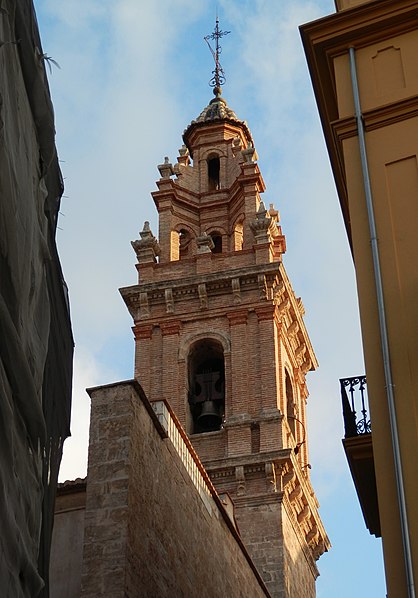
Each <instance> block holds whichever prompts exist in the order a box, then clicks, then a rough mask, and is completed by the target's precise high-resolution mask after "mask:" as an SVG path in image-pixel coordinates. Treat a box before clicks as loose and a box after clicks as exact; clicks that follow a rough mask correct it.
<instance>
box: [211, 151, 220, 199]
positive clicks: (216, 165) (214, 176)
mask: <svg viewBox="0 0 418 598" xmlns="http://www.w3.org/2000/svg"><path fill="white" fill-rule="evenodd" d="M220 169H221V163H220V161H219V158H218V157H217V156H216V157H212V158H209V159H208V189H209V191H216V190H217V189H220V182H219V173H220Z"/></svg>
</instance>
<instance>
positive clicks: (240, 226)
mask: <svg viewBox="0 0 418 598" xmlns="http://www.w3.org/2000/svg"><path fill="white" fill-rule="evenodd" d="M243 245H244V221H243V220H239V221H238V222H237V223H236V224H235V227H234V251H241V249H242V247H243Z"/></svg>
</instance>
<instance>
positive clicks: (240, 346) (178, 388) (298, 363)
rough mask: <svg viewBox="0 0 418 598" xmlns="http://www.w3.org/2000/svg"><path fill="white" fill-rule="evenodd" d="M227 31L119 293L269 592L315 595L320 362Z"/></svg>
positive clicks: (146, 375) (153, 373)
mask: <svg viewBox="0 0 418 598" xmlns="http://www.w3.org/2000/svg"><path fill="white" fill-rule="evenodd" d="M216 32H218V37H216ZM221 33H222V32H219V28H218V23H217V25H216V29H215V33H214V34H212V35H213V36H214V37H212V39H216V44H217V45H216V51H214V57H215V71H214V73H215V75H214V83H215V85H214V96H215V97H214V98H213V99H212V100H211V101H210V102H209V104H208V106H206V108H205V109H204V110H203V111H202V112H201V114H200V115H199V116H198V117H197V118H196V120H193V121H192V122H191V124H190V125H189V126H188V127H187V128H186V130H185V131H184V134H183V141H184V144H183V145H182V147H181V148H180V150H179V156H178V158H177V162H176V164H174V165H173V164H172V163H170V161H169V159H168V158H165V161H164V163H163V164H160V165H159V166H158V170H159V173H160V179H159V180H158V181H157V187H158V190H157V191H155V192H153V193H152V197H153V199H154V202H155V205H156V207H157V210H158V215H159V233H158V239H157V238H156V237H155V236H154V235H153V233H152V231H151V230H150V227H149V224H148V223H147V222H146V223H145V224H144V227H143V230H142V231H141V232H140V239H139V240H137V241H134V242H133V243H132V245H133V248H134V250H135V252H136V256H137V260H138V263H137V270H138V284H136V285H134V286H132V287H127V288H123V289H121V293H122V296H123V298H124V300H125V302H126V304H127V306H128V309H129V311H130V313H131V315H132V318H133V320H134V327H133V330H134V335H135V342H136V352H135V377H136V378H138V379H139V381H140V383H141V385H142V387H143V389H144V391H145V393H146V395H147V397H148V399H149V400H150V401H151V402H152V401H155V400H160V399H166V400H167V401H168V402H169V403H170V405H171V407H172V409H173V410H174V412H175V413H176V415H177V417H178V419H179V420H180V422H181V424H182V425H183V427H184V428H185V430H186V431H187V433H188V435H189V437H190V439H191V441H192V443H193V445H194V447H195V450H196V451H197V453H198V455H199V457H200V459H201V461H202V462H203V464H204V466H205V468H206V469H207V471H208V473H209V475H210V477H211V479H212V481H213V483H214V485H215V487H216V488H217V490H218V492H219V494H225V495H226V494H228V495H229V497H230V498H231V499H232V501H233V503H234V515H235V521H236V523H237V526H238V529H239V532H240V534H241V537H242V539H243V542H244V544H245V546H246V548H247V550H248V552H249V554H250V556H251V557H252V559H253V561H254V563H255V564H256V566H257V568H258V569H259V571H260V573H261V574H262V576H263V578H264V580H265V582H266V584H267V586H268V588H269V591H270V592H271V595H272V596H274V597H281V598H282V597H283V598H290V597H292V598H296V597H300V596H304V597H305V598H310V597H314V596H315V579H316V577H317V575H318V570H317V567H316V560H317V559H318V558H319V557H320V555H321V554H322V553H323V552H324V551H326V550H327V549H328V548H329V541H328V538H327V535H326V533H325V530H324V528H323V525H322V522H321V520H320V517H319V515H318V503H317V500H316V498H315V494H314V491H313V489H312V486H311V483H310V478H309V469H310V465H309V457H308V438H307V430H306V414H305V407H306V400H307V397H308V391H307V387H306V380H305V377H306V374H307V372H308V371H309V370H313V369H315V367H316V365H317V362H316V358H315V354H314V352H313V349H312V346H311V342H310V340H309V337H308V334H307V331H306V328H305V324H304V321H303V315H304V307H303V304H302V301H301V299H300V298H298V297H296V296H295V293H294V292H293V289H292V286H291V284H290V281H289V279H288V277H287V275H286V271H285V269H284V266H283V262H282V256H283V254H284V252H285V250H286V243H285V237H284V236H283V233H282V230H281V226H280V223H279V213H278V211H277V210H276V209H275V208H274V207H273V206H272V205H270V207H269V208H268V209H267V208H266V207H265V205H264V203H263V201H262V200H261V194H262V193H263V192H264V190H265V184H264V181H263V178H262V175H261V172H260V169H259V167H258V164H257V152H256V150H255V147H254V142H253V138H252V136H251V133H250V130H249V128H248V126H247V124H246V123H245V122H244V121H242V120H239V119H238V117H237V116H236V114H235V113H234V112H233V111H232V110H231V109H230V108H229V106H228V104H227V102H226V101H225V100H224V99H223V98H222V97H221V86H220V82H221V81H220V80H219V79H220V77H221V75H223V71H222V70H221V67H220V65H219V60H218V58H219V53H218V42H219V37H220V35H219V34H221ZM219 69H220V70H219ZM216 77H218V79H216Z"/></svg>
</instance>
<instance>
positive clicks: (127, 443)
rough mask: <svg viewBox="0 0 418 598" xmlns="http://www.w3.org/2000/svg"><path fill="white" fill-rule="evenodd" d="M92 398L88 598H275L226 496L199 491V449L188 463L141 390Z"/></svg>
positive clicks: (123, 388)
mask: <svg viewBox="0 0 418 598" xmlns="http://www.w3.org/2000/svg"><path fill="white" fill-rule="evenodd" d="M89 392H90V396H91V398H92V411H91V426H90V447H89V467H88V484H87V498H86V515H85V540H84V563H83V574H82V594H81V595H82V598H92V597H93V596H94V597H95V598H98V597H100V596H112V597H113V598H117V597H119V596H120V597H121V598H122V597H123V598H133V597H135V598H137V597H142V596H143V597H144V598H145V597H151V596H153V597H161V598H162V597H164V596H167V598H168V597H173V596H187V597H188V598H193V597H196V598H198V597H199V598H204V597H207V598H217V597H219V598H221V597H222V598H224V597H225V596H228V598H234V597H237V598H238V597H239V596H252V597H257V596H266V595H268V593H267V590H266V589H265V586H264V585H263V582H262V581H261V579H260V578H259V576H258V574H257V573H256V571H255V569H254V566H253V565H252V562H251V561H250V560H249V557H248V555H247V553H246V551H245V549H244V547H243V545H242V542H241V540H240V538H239V536H238V534H237V532H236V531H235V529H234V528H233V526H232V524H231V523H228V522H229V519H228V516H227V515H226V512H225V511H223V510H222V506H221V505H220V503H219V500H218V499H217V498H216V497H215V499H213V498H212V497H209V499H210V502H209V503H208V502H207V501H205V502H204V501H203V500H202V498H201V496H200V495H199V492H198V490H197V488H196V485H195V483H194V481H193V480H192V477H191V475H190V474H189V473H188V470H187V469H186V467H185V464H184V463H185V461H189V462H190V460H192V461H194V462H196V461H197V458H196V457H195V456H194V457H193V456H192V453H193V450H192V449H191V447H190V445H189V446H188V445H187V443H184V446H183V445H182V446H181V447H180V452H181V454H182V457H180V456H179V452H178V450H179V449H178V448H177V449H176V448H175V446H174V445H173V443H172V441H171V440H170V439H169V438H166V437H165V433H164V430H163V428H162V427H161V426H160V424H159V422H158V419H157V417H156V415H155V414H154V412H153V410H152V408H151V407H150V404H149V403H148V401H147V399H146V398H145V395H144V394H143V392H142V389H141V388H140V386H139V385H138V384H137V383H136V382H133V381H131V382H125V383H119V384H115V385H110V386H104V387H99V388H96V389H93V390H90V391H89ZM195 460H196V461H195ZM194 475H195V474H194ZM199 475H200V473H199ZM208 504H209V505H210V506H209V507H208Z"/></svg>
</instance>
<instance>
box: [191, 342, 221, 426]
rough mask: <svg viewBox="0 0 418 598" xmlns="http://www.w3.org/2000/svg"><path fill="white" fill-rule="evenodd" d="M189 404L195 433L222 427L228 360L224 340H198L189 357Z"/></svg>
mask: <svg viewBox="0 0 418 598" xmlns="http://www.w3.org/2000/svg"><path fill="white" fill-rule="evenodd" d="M188 383H189V407H190V413H191V419H192V429H191V432H192V433H193V434H199V433H203V432H214V431H216V430H220V429H221V426H222V421H223V417H224V413H225V362H224V355H223V349H222V346H221V344H220V343H218V342H217V341H215V340H213V339H204V340H201V341H199V342H198V343H196V344H195V345H194V346H193V348H192V349H191V351H190V354H189V359H188Z"/></svg>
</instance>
